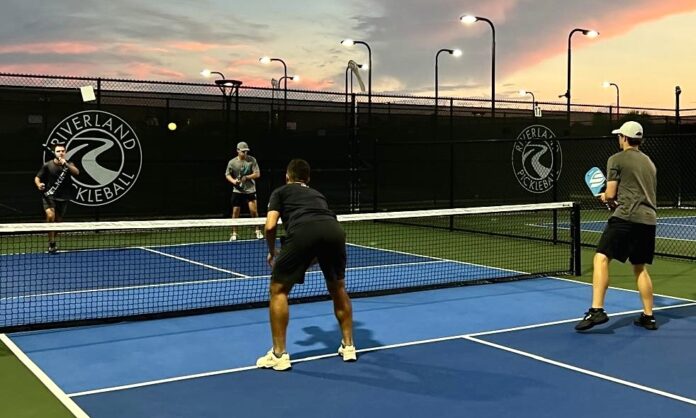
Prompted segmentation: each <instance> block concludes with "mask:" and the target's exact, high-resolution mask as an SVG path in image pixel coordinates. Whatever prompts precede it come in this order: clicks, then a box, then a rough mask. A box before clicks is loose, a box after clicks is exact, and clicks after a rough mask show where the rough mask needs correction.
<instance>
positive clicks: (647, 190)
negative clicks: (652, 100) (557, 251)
mask: <svg viewBox="0 0 696 418" xmlns="http://www.w3.org/2000/svg"><path fill="white" fill-rule="evenodd" d="M612 133H613V134H617V135H618V139H619V147H620V148H621V151H620V152H618V153H616V154H614V155H612V156H611V157H609V160H608V161H607V188H606V191H605V192H604V193H602V194H600V196H599V198H600V199H601V200H602V202H604V203H606V204H608V205H609V207H611V208H615V210H614V213H613V214H612V216H611V217H610V218H609V221H608V222H607V226H606V227H605V228H604V233H602V237H601V238H600V239H599V244H598V245H597V252H596V254H595V256H594V271H593V273H592V306H591V307H590V309H589V310H588V311H587V312H586V313H585V317H584V318H583V320H582V321H580V322H579V323H578V324H577V325H576V326H575V329H576V330H578V331H584V330H588V329H590V328H592V327H593V326H595V325H598V324H603V323H605V322H607V321H608V320H609V317H608V316H607V314H606V313H605V312H604V297H605V296H606V293H607V288H608V287H609V263H610V262H611V260H613V259H616V260H619V261H620V262H622V263H624V262H625V261H626V260H629V261H630V262H631V264H632V265H633V273H634V275H635V277H636V284H637V286H638V291H639V292H640V299H641V301H642V303H643V313H642V314H641V315H640V317H638V318H637V319H636V320H635V321H634V324H635V325H637V326H640V327H643V328H646V329H649V330H656V329H657V322H656V321H655V317H654V316H653V311H652V310H653V287H652V281H651V280H650V275H649V274H648V269H647V268H646V266H645V265H646V264H652V260H653V255H654V253H655V224H656V223H657V219H656V218H657V214H656V209H657V199H656V185H657V179H656V169H655V164H653V162H652V160H650V157H648V156H647V155H645V154H643V153H642V152H641V151H640V150H638V146H639V145H640V144H641V142H642V141H643V127H642V126H641V125H640V124H639V123H638V122H634V121H629V122H626V123H624V124H623V125H622V126H621V128H619V129H615V130H613V131H612Z"/></svg>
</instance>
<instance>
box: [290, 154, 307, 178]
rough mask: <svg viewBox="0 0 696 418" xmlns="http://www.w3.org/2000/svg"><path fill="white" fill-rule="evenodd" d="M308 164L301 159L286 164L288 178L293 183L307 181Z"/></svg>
mask: <svg viewBox="0 0 696 418" xmlns="http://www.w3.org/2000/svg"><path fill="white" fill-rule="evenodd" d="M309 172H310V168H309V163H308V162H307V161H305V160H303V159H301V158H295V159H293V160H291V161H290V163H289V164H288V177H290V180H293V181H302V182H305V183H306V182H308V181H309Z"/></svg>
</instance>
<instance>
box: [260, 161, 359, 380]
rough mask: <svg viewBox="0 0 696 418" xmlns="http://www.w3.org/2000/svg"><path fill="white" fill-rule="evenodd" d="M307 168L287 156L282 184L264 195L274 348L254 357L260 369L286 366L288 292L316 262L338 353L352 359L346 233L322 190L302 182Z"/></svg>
mask: <svg viewBox="0 0 696 418" xmlns="http://www.w3.org/2000/svg"><path fill="white" fill-rule="evenodd" d="M309 172H310V168H309V164H308V163H307V161H304V160H300V159H295V160H292V161H290V164H288V168H287V172H286V174H285V180H286V184H285V186H282V187H279V188H278V189H276V190H274V191H273V193H272V194H271V197H270V199H269V203H268V214H267V215H266V228H265V232H266V243H267V244H268V257H267V259H268V263H269V264H270V265H271V266H272V268H273V272H272V274H271V284H270V318H271V334H272V337H273V347H272V348H271V350H269V351H268V353H266V355H265V356H263V357H260V358H259V359H258V361H257V362H256V366H257V367H260V368H267V369H268V368H272V369H274V370H288V369H290V368H291V364H290V355H289V354H288V353H287V352H286V350H285V348H286V346H285V340H286V333H287V327H288V319H289V313H288V294H289V293H290V291H291V290H292V287H293V285H295V284H296V283H298V284H301V283H304V276H305V272H306V271H307V269H308V268H309V266H310V265H311V264H313V263H315V262H318V263H319V266H320V267H321V271H322V272H323V273H324V279H325V280H326V288H327V289H328V291H329V294H330V295H331V298H332V299H333V306H334V313H335V315H336V319H337V320H338V324H339V325H340V327H341V334H342V337H343V339H342V340H341V345H340V347H339V349H338V354H339V355H340V356H341V357H343V361H355V360H356V359H357V354H356V350H355V345H354V344H353V308H352V306H351V301H350V297H349V296H348V293H347V291H346V288H345V270H346V235H345V233H344V231H343V229H342V228H341V225H340V224H339V223H338V221H337V220H336V215H335V214H334V213H333V212H332V211H331V210H329V207H328V204H327V202H326V198H325V197H324V195H322V194H321V193H319V192H318V191H316V190H314V189H311V188H310V187H309V186H307V183H309ZM278 218H281V219H282V221H283V225H284V227H285V232H286V238H285V240H284V242H283V246H282V248H281V250H280V252H277V250H276V229H277V226H278Z"/></svg>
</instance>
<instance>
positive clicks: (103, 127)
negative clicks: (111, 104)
mask: <svg viewBox="0 0 696 418" xmlns="http://www.w3.org/2000/svg"><path fill="white" fill-rule="evenodd" d="M47 143H48V145H49V147H50V146H52V145H54V144H61V145H65V147H66V150H67V153H66V159H67V160H69V161H70V162H72V163H73V164H75V165H76V166H77V168H78V169H79V170H80V174H79V175H77V176H74V177H73V182H72V186H73V188H74V189H75V190H74V191H73V192H74V193H73V196H74V197H73V199H72V202H73V203H76V204H78V205H82V206H104V205H108V204H110V203H112V202H114V201H116V200H118V199H120V198H121V197H122V196H123V195H125V194H126V193H128V191H129V190H130V189H131V188H132V187H133V185H134V184H135V181H136V180H137V179H138V175H139V174H140V168H141V165H142V158H143V154H142V149H141V148H140V141H139V140H138V137H137V135H136V134H135V131H134V130H133V128H131V127H130V125H128V123H126V121H124V120H123V119H121V118H120V117H118V116H116V115H114V114H112V113H109V112H103V111H101V110H87V111H84V112H78V113H74V114H72V115H70V116H68V117H67V118H65V119H63V120H62V121H61V122H60V123H59V124H58V125H56V127H55V128H53V131H52V132H51V134H50V135H49V137H48V142H47ZM52 158H53V154H50V153H48V152H44V161H49V160H51V159H52Z"/></svg>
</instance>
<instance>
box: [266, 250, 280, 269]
mask: <svg viewBox="0 0 696 418" xmlns="http://www.w3.org/2000/svg"><path fill="white" fill-rule="evenodd" d="M277 255H278V250H273V252H272V253H268V256H266V261H268V265H269V266H271V267H273V265H274V264H275V257H276V256H277Z"/></svg>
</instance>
